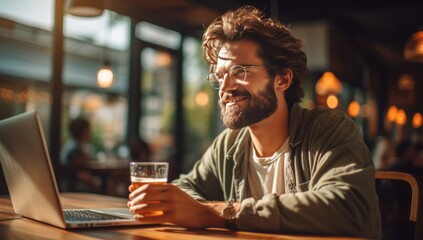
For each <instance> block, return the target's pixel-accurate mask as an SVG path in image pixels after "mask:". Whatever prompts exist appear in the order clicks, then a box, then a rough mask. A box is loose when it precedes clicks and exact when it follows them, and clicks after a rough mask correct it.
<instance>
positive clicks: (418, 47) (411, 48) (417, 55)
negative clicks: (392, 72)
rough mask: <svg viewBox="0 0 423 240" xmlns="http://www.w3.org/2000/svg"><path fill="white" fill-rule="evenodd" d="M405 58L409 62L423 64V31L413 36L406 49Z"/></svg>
mask: <svg viewBox="0 0 423 240" xmlns="http://www.w3.org/2000/svg"><path fill="white" fill-rule="evenodd" d="M404 58H405V59H406V60H407V61H409V62H414V63H423V31H419V32H417V33H415V34H413V35H412V36H411V37H410V39H408V40H407V42H406V44H405V48H404Z"/></svg>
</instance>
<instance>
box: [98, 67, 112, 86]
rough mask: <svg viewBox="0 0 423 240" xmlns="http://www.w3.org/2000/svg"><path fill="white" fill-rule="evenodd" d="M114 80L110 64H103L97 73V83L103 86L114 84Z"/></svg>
mask: <svg viewBox="0 0 423 240" xmlns="http://www.w3.org/2000/svg"><path fill="white" fill-rule="evenodd" d="M113 81H114V75H113V71H112V69H111V68H110V67H108V66H103V67H102V68H101V69H100V70H99V71H98V73H97V84H98V86H99V87H101V88H108V87H110V86H112V84H113Z"/></svg>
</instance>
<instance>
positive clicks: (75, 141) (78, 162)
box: [60, 117, 101, 192]
mask: <svg viewBox="0 0 423 240" xmlns="http://www.w3.org/2000/svg"><path fill="white" fill-rule="evenodd" d="M69 133H70V138H69V139H67V140H66V142H65V144H64V145H63V147H62V151H61V153H60V162H61V164H62V166H63V167H64V169H65V170H66V172H65V173H64V175H65V181H64V182H65V183H64V185H65V188H66V189H67V190H72V191H87V192H98V191H99V189H100V185H101V180H100V179H99V178H98V177H96V176H93V175H92V174H91V173H90V172H89V171H87V170H84V169H83V167H84V165H85V164H87V162H88V161H92V160H95V157H94V154H93V150H92V147H91V145H90V139H91V125H90V122H89V121H88V120H86V119H85V118H82V117H78V118H75V119H72V120H71V121H70V122H69Z"/></svg>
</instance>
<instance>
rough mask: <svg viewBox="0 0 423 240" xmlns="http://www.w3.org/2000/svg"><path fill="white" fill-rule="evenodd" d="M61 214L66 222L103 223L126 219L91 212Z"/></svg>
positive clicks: (73, 211) (70, 211) (67, 211)
mask: <svg viewBox="0 0 423 240" xmlns="http://www.w3.org/2000/svg"><path fill="white" fill-rule="evenodd" d="M63 212H64V214H65V219H66V220H68V221H104V220H116V219H127V218H126V217H120V216H116V215H110V214H106V213H100V212H95V211H91V210H66V211H63Z"/></svg>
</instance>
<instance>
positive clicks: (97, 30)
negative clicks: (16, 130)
mask: <svg viewBox="0 0 423 240" xmlns="http://www.w3.org/2000/svg"><path fill="white" fill-rule="evenodd" d="M75 2H77V1H75ZM86 2H101V3H102V4H103V5H102V11H100V12H99V14H98V15H97V16H94V17H81V16H74V15H70V14H68V13H67V7H68V5H67V4H69V2H67V1H63V0H60V1H53V0H0V119H4V118H7V117H10V116H13V115H16V114H19V113H22V112H25V111H28V110H31V109H36V110H37V111H38V112H39V114H40V117H41V120H42V123H43V128H44V132H45V135H46V140H47V143H48V144H49V147H50V155H51V158H52V161H53V166H55V169H57V167H58V164H59V160H58V156H59V151H60V147H61V145H62V144H63V142H64V141H65V140H66V139H67V138H68V137H69V133H68V130H67V124H68V122H69V120H70V119H71V118H74V117H77V116H80V115H82V116H84V117H86V118H88V119H89V121H90V122H91V124H92V131H93V134H92V143H93V145H94V147H95V152H96V155H97V156H98V158H99V159H103V160H106V161H107V159H109V158H114V159H121V158H122V159H125V158H128V157H129V148H128V143H129V141H130V139H131V138H133V137H140V138H141V139H143V140H144V141H145V142H147V143H148V144H149V146H150V147H151V149H152V153H153V155H152V160H154V161H169V160H170V161H173V162H175V163H176V165H175V166H176V168H177V169H178V171H179V172H186V171H188V170H189V169H190V167H191V166H192V164H193V163H194V162H195V160H197V159H198V158H199V157H200V156H201V154H202V153H203V152H204V151H205V149H206V148H207V147H208V146H209V144H210V143H211V141H212V140H213V138H214V137H215V136H216V135H217V134H218V133H219V132H220V131H221V130H222V129H223V126H222V125H221V121H220V116H219V114H220V113H219V108H218V105H217V100H218V97H217V92H216V91H214V90H213V89H212V88H211V87H210V86H209V84H208V82H207V81H206V76H207V74H208V67H207V65H206V63H205V61H204V59H203V55H202V51H201V34H202V32H203V30H204V27H205V26H207V25H208V24H209V23H210V22H211V21H212V20H213V19H214V18H215V17H217V16H219V15H220V14H222V13H223V12H225V11H226V10H227V9H233V8H236V7H238V6H241V5H243V4H253V5H256V6H257V7H259V8H261V9H265V12H266V14H267V15H268V16H273V17H278V18H279V19H281V21H282V22H284V23H285V24H287V25H288V26H289V28H290V29H291V30H292V32H293V33H294V35H295V36H297V37H298V38H300V39H301V40H302V41H303V43H304V49H305V52H306V53H307V55H308V68H309V73H308V75H307V77H306V78H305V79H304V82H303V83H302V85H303V88H304V90H305V98H304V99H303V101H302V106H304V107H306V108H315V107H318V106H325V107H331V108H337V109H341V110H343V111H345V112H347V113H348V114H349V115H350V116H351V117H352V118H353V119H354V121H355V122H356V123H357V124H358V125H359V126H360V128H361V129H362V131H363V135H364V138H365V140H366V142H367V143H368V146H369V148H370V149H371V148H372V147H373V144H374V140H375V139H376V137H377V136H380V135H382V134H388V135H390V136H391V137H392V138H393V139H395V141H400V140H401V139H405V138H408V139H421V134H422V127H421V125H422V115H421V114H422V112H423V106H422V102H423V99H422V98H423V97H422V95H423V94H422V92H423V91H422V90H423V86H422V85H423V84H422V82H423V33H422V32H420V35H418V31H419V30H422V27H423V14H422V10H423V9H422V8H421V7H420V6H417V5H416V4H415V3H407V1H401V3H383V4H376V3H361V4H360V3H354V4H352V3H351V4H347V3H343V5H342V6H337V5H335V4H328V3H319V4H317V3H315V2H313V1H295V2H296V3H288V2H286V1H275V0H268V1H226V0H220V1H200V0H179V1H171V0H160V1H131V0H123V1H111V0H110V1H107V0H106V1H100V0H97V1H86ZM344 4H346V5H344ZM413 36H414V40H413ZM409 41H415V42H411V43H410V42H409ZM407 44H415V46H414V50H409V51H414V52H411V53H410V52H409V53H408V54H409V55H408V59H406V58H405V55H404V51H405V49H406V45H407ZM419 44H420V45H419ZM410 54H414V55H412V56H411V57H410ZM104 65H107V66H109V67H110V68H111V69H112V71H113V74H114V78H113V82H111V83H110V85H106V86H103V85H100V83H99V82H98V81H97V72H98V70H99V69H100V68H102V67H103V66H104ZM3 182H4V180H3Z"/></svg>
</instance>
